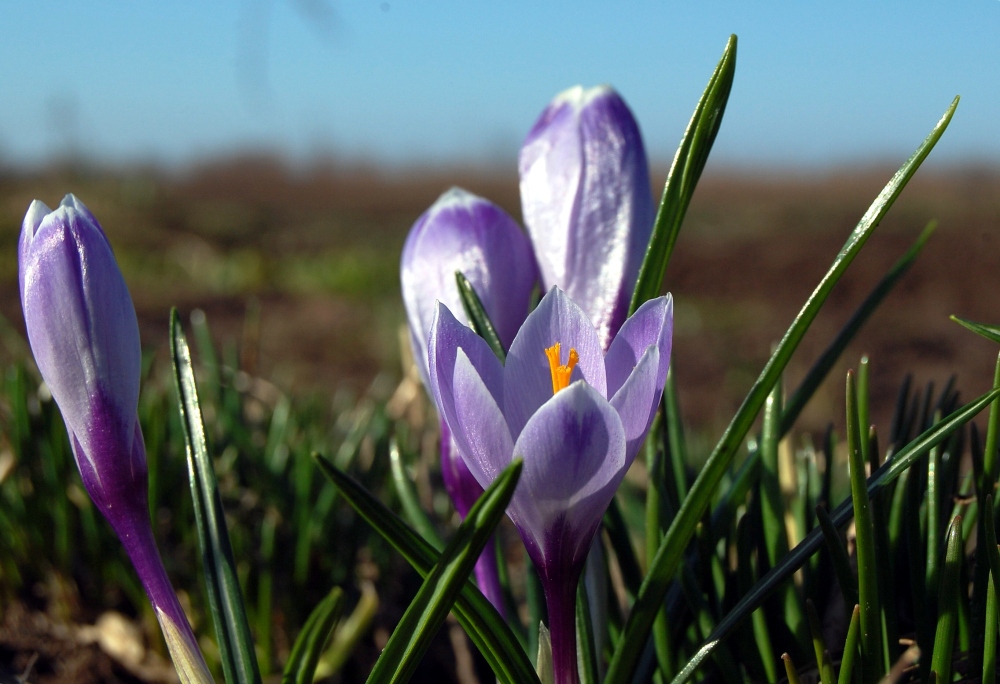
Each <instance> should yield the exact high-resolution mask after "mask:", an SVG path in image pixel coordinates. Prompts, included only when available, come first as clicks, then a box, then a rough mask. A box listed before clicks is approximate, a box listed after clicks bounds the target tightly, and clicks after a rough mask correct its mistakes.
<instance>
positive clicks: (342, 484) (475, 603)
mask: <svg viewBox="0 0 1000 684" xmlns="http://www.w3.org/2000/svg"><path fill="white" fill-rule="evenodd" d="M315 459H316V463H317V465H319V467H320V470H321V471H322V472H323V474H324V475H325V476H326V477H327V478H328V479H329V480H330V481H331V482H332V483H333V485H334V487H336V488H337V491H338V492H340V494H341V496H343V497H344V500H345V501H347V502H348V503H349V504H350V505H351V507H352V508H354V510H355V511H357V513H358V514H359V515H360V516H361V517H362V518H364V519H365V521H366V522H368V524H369V525H371V526H372V527H373V528H374V529H375V531H376V532H378V533H379V534H380V535H382V537H383V538H384V539H385V540H386V541H387V542H389V544H391V545H392V547H393V548H394V549H396V551H398V552H399V553H400V555H402V556H403V558H405V559H406V561H407V562H408V563H409V564H410V565H412V566H413V568H414V569H415V570H416V571H417V572H419V573H420V575H421V576H423V577H427V575H428V574H429V573H430V571H431V568H432V567H433V566H434V564H435V563H436V562H437V560H438V554H437V552H436V551H435V550H434V548H433V547H432V546H431V545H430V544H428V543H427V542H426V541H425V540H424V539H423V537H421V536H420V535H419V534H417V533H416V532H414V531H413V530H412V529H411V528H410V527H409V526H408V525H407V524H406V523H405V522H403V521H402V520H400V519H399V518H398V517H397V516H396V514H395V513H393V512H392V511H390V510H389V509H388V507H386V505H385V504H384V503H382V502H381V501H379V500H378V499H377V498H375V497H374V496H373V495H372V494H371V493H370V492H368V490H366V489H365V488H364V487H362V486H361V485H360V484H359V483H358V482H357V481H356V480H354V478H352V477H350V476H349V475H347V474H346V473H344V472H343V471H341V470H340V469H338V468H337V467H336V466H335V465H333V464H332V463H330V462H329V461H327V460H326V459H325V458H322V457H320V456H316V457H315ZM454 610H455V616H456V617H457V618H458V621H459V623H461V625H462V627H463V628H464V629H465V631H466V633H467V634H468V635H469V638H470V639H471V640H472V642H473V643H474V644H475V645H476V647H477V648H478V649H479V650H480V652H482V654H483V656H484V657H485V658H486V660H487V662H488V663H489V665H490V667H491V668H493V672H494V673H495V674H496V675H497V677H498V678H499V679H500V681H501V682H507V683H510V684H521V683H522V682H529V683H530V682H535V684H537V683H538V676H537V675H536V674H535V669H534V667H533V666H532V664H531V662H530V661H529V660H528V658H527V656H526V655H525V653H524V650H523V649H522V648H521V645H520V643H519V642H518V640H517V637H516V636H515V635H514V633H513V632H512V631H511V630H510V628H509V627H508V626H507V623H506V622H505V621H504V619H503V618H502V617H501V616H500V614H499V613H498V612H497V610H496V608H494V607H493V606H492V604H490V602H489V601H487V600H486V597H485V596H483V594H482V592H480V591H479V589H478V588H476V586H475V585H474V584H472V582H466V584H465V587H464V589H463V590H462V593H461V594H460V595H459V598H458V600H457V601H456V602H455V606H454Z"/></svg>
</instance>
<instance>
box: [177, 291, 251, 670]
mask: <svg viewBox="0 0 1000 684" xmlns="http://www.w3.org/2000/svg"><path fill="white" fill-rule="evenodd" d="M170 354H171V357H172V359H173V369H174V380H175V382H176V387H177V396H178V399H179V405H180V412H181V424H182V425H183V428H184V444H185V448H186V451H187V464H188V477H189V478H190V483H191V497H192V498H193V499H194V515H195V524H196V526H197V529H198V546H199V548H200V550H201V559H202V563H203V564H204V575H205V585H206V589H207V594H208V607H209V612H210V613H211V614H212V624H213V625H214V627H215V636H216V639H217V640H218V642H219V652H220V655H221V658H222V671H223V675H224V676H225V678H226V681H227V682H229V684H235V683H236V682H239V683H240V684H246V683H248V682H254V683H259V682H260V681H261V679H260V670H259V669H258V667H257V657H256V655H255V653H254V646H253V639H252V637H251V636H250V625H249V623H248V622H247V615H246V609H245V607H244V605H243V594H242V593H241V591H240V583H239V579H238V578H237V574H236V562H235V561H234V560H233V548H232V545H231V544H230V542H229V531H228V530H227V529H226V517H225V513H224V511H223V510H222V498H221V497H220V496H219V483H218V481H217V480H216V477H215V470H214V469H213V467H212V456H211V454H209V452H208V441H207V439H206V438H205V425H204V422H203V421H202V416H201V404H200V403H199V401H198V388H197V385H196V384H195V379H194V369H193V367H192V365H191V350H190V348H189V347H188V343H187V339H186V338H185V337H184V331H183V330H181V324H180V319H179V317H178V315H177V310H176V309H173V310H171V312H170Z"/></svg>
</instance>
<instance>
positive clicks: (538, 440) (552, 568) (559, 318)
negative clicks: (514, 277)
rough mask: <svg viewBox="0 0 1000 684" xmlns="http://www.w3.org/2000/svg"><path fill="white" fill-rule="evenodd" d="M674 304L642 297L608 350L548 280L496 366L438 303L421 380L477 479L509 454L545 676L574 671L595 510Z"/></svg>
mask: <svg viewBox="0 0 1000 684" xmlns="http://www.w3.org/2000/svg"><path fill="white" fill-rule="evenodd" d="M672 329H673V304H672V300H671V298H670V296H669V295H667V296H665V297H659V298H657V299H653V300H650V301H648V302H646V303H645V304H644V305H643V306H641V307H640V308H639V310H638V311H636V313H635V315H633V316H632V317H631V318H629V319H628V320H627V321H625V322H624V324H623V325H622V327H621V329H620V330H619V332H618V334H617V336H615V338H614V340H613V341H612V343H611V345H610V347H609V349H608V351H607V353H606V354H605V352H604V349H603V347H602V345H601V338H600V335H599V333H598V331H597V330H596V329H595V327H594V325H593V324H592V323H591V321H590V318H589V317H588V316H587V314H586V313H585V312H584V311H583V310H582V309H581V308H580V307H579V306H578V305H577V304H576V303H575V302H574V301H573V300H571V299H570V298H569V297H568V296H567V295H566V294H565V293H563V292H562V291H561V290H559V289H558V288H553V289H552V290H550V291H549V292H548V294H546V295H545V297H543V298H542V301H541V302H540V303H539V305H538V307H537V308H536V309H535V310H534V311H533V312H532V313H531V314H530V315H529V316H528V318H527V320H526V321H525V323H524V325H523V326H522V327H521V330H520V331H519V332H518V333H517V336H516V337H515V338H514V342H513V343H512V344H511V347H510V351H509V352H508V354H507V361H506V364H505V365H501V363H500V361H499V360H498V359H497V358H496V356H495V355H494V354H493V352H492V351H491V350H490V348H489V346H487V344H486V343H485V342H484V341H483V340H482V339H481V338H480V337H479V336H478V335H476V334H475V333H474V332H473V331H472V330H471V329H470V328H468V327H466V326H465V325H462V323H461V322H460V321H459V320H457V319H456V317H455V316H454V314H453V313H452V312H451V310H450V309H449V308H448V307H447V306H445V305H443V304H440V305H438V307H437V315H436V317H435V320H434V324H433V326H432V327H431V333H430V337H429V340H428V348H429V349H428V361H429V375H430V383H431V388H432V390H433V392H434V396H435V398H436V400H437V404H438V407H439V408H440V410H441V412H442V414H443V416H444V419H445V421H446V422H447V424H448V427H449V428H450V430H451V432H452V435H453V436H454V438H455V442H456V443H457V444H458V446H459V449H460V450H461V452H462V454H463V456H464V457H465V460H466V464H467V465H468V466H469V470H470V471H471V472H472V474H473V475H474V476H475V478H476V479H477V480H478V481H479V483H480V484H481V485H482V486H484V487H485V486H488V485H489V483H490V482H492V481H493V479H494V478H495V477H496V476H497V475H498V474H499V473H500V472H501V471H502V470H503V469H504V468H505V467H506V466H507V465H508V464H509V463H510V462H511V460H512V459H513V457H514V456H515V455H516V456H518V457H520V458H523V459H524V470H523V471H522V474H521V481H520V484H519V485H518V488H517V490H516V491H515V492H514V497H513V499H512V500H511V503H510V506H509V507H508V514H509V516H510V518H511V520H513V521H514V524H515V525H516V526H517V528H518V531H519V532H520V534H521V538H522V539H523V541H524V544H525V547H526V549H527V551H528V554H529V556H530V557H531V559H532V561H533V562H534V563H535V566H536V567H537V568H538V570H539V574H540V578H541V581H542V585H543V588H544V590H545V598H546V603H547V605H548V611H549V620H550V623H549V631H550V634H551V639H552V657H553V667H554V673H555V678H556V682H558V683H559V684H572V683H574V682H576V681H577V678H578V674H577V660H576V630H575V623H574V614H575V601H576V586H577V583H578V581H579V577H580V571H581V570H582V568H583V564H584V561H585V560H586V556H587V552H588V550H589V548H590V544H591V541H592V540H593V538H594V535H595V533H596V531H597V529H598V526H599V525H600V522H601V518H602V516H603V515H604V511H605V509H607V506H608V504H609V503H610V502H611V498H612V497H613V496H614V493H615V490H616V489H617V488H618V485H619V483H620V482H621V480H622V478H623V477H624V475H625V471H626V470H627V469H628V467H629V465H630V464H631V463H632V460H633V459H634V458H635V455H636V452H637V451H638V449H639V447H640V445H641V444H642V441H643V440H644V439H645V437H646V433H647V432H648V431H649V427H650V425H651V423H652V420H653V416H654V414H655V411H656V407H657V404H658V403H659V400H660V396H661V394H662V391H663V385H664V383H665V382H666V375H667V367H668V365H669V360H670V344H671V333H672Z"/></svg>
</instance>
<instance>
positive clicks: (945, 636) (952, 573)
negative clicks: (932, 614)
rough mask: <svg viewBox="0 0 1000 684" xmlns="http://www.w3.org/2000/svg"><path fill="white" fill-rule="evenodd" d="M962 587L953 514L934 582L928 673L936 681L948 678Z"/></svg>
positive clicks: (959, 521)
mask: <svg viewBox="0 0 1000 684" xmlns="http://www.w3.org/2000/svg"><path fill="white" fill-rule="evenodd" d="M961 589H962V518H961V517H956V518H955V519H954V520H952V521H951V525H950V526H949V527H948V534H947V536H946V537H945V552H944V568H943V570H942V572H941V582H940V584H939V585H938V592H939V593H938V596H939V599H938V601H939V606H940V610H939V611H938V620H937V631H935V632H934V650H933V653H932V654H931V672H936V673H937V676H938V681H940V682H950V681H951V661H952V653H953V652H954V647H955V631H956V629H957V627H958V603H959V601H961Z"/></svg>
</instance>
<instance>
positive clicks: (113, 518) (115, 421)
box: [18, 195, 212, 683]
mask: <svg viewBox="0 0 1000 684" xmlns="http://www.w3.org/2000/svg"><path fill="white" fill-rule="evenodd" d="M18 266H19V273H18V275H19V284H20V289H21V305H22V307H23V309H24V320H25V323H26V325H27V330H28V341H29V342H30V344H31V349H32V351H33V352H34V355H35V361H36V362H37V364H38V370H39V371H40V372H41V374H42V378H43V379H44V380H45V383H46V385H48V388H49V390H50V391H51V392H52V397H53V398H54V399H55V401H56V403H57V404H58V405H59V409H60V411H61V412H62V416H63V420H64V422H65V423H66V429H67V431H68V432H69V438H70V444H71V446H72V449H73V456H74V457H75V459H76V464H77V467H78V468H79V469H80V476H81V478H82V479H83V484H84V487H86V489H87V492H88V493H89V494H90V498H91V499H92V500H93V501H94V504H95V505H96V506H97V508H98V509H100V511H101V513H103V514H104V517H105V518H107V520H108V522H109V523H110V524H111V526H112V528H114V530H115V532H116V533H117V535H118V537H119V539H121V541H122V544H123V545H124V546H125V550H126V552H127V553H128V555H129V558H130V559H131V561H132V564H133V565H134V566H135V569H136V572H137V573H138V575H139V579H140V580H141V581H142V584H143V587H144V588H145V590H146V594H147V595H148V596H149V600H150V602H151V603H152V605H153V608H154V610H155V612H156V617H157V619H158V620H159V622H160V627H161V628H162V630H163V636H164V638H165V639H166V642H167V647H168V649H169V650H170V655H171V657H172V658H173V661H174V665H175V666H176V667H177V671H178V674H179V675H180V677H181V681H182V682H185V683H187V682H211V681H212V678H211V675H210V674H209V672H208V668H207V667H206V666H205V661H204V660H203V658H202V655H201V652H200V651H199V649H198V645H197V640H196V639H195V637H194V634H193V633H192V631H191V627H190V625H189V624H188V621H187V618H186V617H185V615H184V612H183V610H182V609H181V606H180V603H179V602H178V600H177V595H176V594H175V593H174V591H173V588H172V587H171V585H170V580H169V579H168V578H167V573H166V570H165V569H164V567H163V561H162V560H161V559H160V554H159V551H158V550H157V548H156V542H155V540H154V538H153V530H152V527H151V525H150V521H149V506H148V498H147V497H148V483H147V470H146V450H145V446H144V444H143V439H142V432H141V431H140V429H139V421H138V415H137V408H138V403H139V374H140V350H139V327H138V324H137V322H136V317H135V308H134V307H133V306H132V299H131V297H130V296H129V293H128V289H127V288H126V286H125V281H124V279H123V278H122V275H121V272H120V271H119V270H118V265H117V263H116V261H115V257H114V254H113V253H112V251H111V245H110V244H109V243H108V239H107V237H106V236H105V235H104V231H103V230H101V227H100V225H99V224H98V223H97V220H96V219H95V218H94V216H93V214H91V213H90V211H89V210H88V209H87V207H85V206H84V205H83V203H82V202H80V201H79V200H78V199H77V198H76V197H74V196H73V195H67V196H66V198H65V199H64V200H63V201H62V204H60V205H59V208H58V209H56V210H55V211H51V210H50V209H49V208H48V207H47V206H45V205H44V204H42V203H41V202H39V201H37V200H36V201H34V202H32V203H31V206H30V207H29V208H28V213H27V215H26V216H25V217H24V223H23V225H22V229H21V238H20V242H19V244H18Z"/></svg>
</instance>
